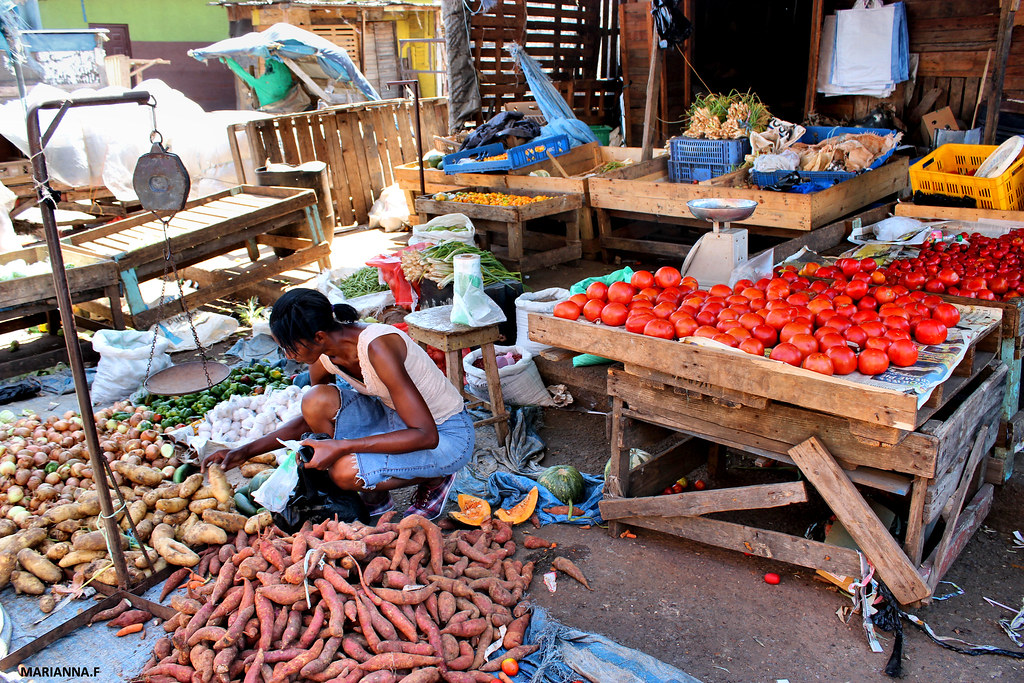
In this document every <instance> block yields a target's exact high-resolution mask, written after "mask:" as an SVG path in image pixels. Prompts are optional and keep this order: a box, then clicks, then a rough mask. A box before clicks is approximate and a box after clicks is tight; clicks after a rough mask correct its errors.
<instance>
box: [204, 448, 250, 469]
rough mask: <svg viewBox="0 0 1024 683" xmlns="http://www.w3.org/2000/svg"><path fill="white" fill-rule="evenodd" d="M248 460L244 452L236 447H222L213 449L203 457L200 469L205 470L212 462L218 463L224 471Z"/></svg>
mask: <svg viewBox="0 0 1024 683" xmlns="http://www.w3.org/2000/svg"><path fill="white" fill-rule="evenodd" d="M246 460H248V458H247V457H246V456H245V454H244V453H243V452H242V451H241V450H240V449H238V448H230V449H228V448H222V449H220V450H219V451H214V452H213V453H210V454H209V455H208V456H206V457H205V458H203V462H202V468H201V469H202V471H203V472H205V471H206V470H207V468H208V467H209V466H210V465H212V464H213V463H220V466H221V467H222V468H223V469H224V471H227V470H232V469H234V468H236V467H238V466H239V465H241V464H242V463H243V462H245V461H246Z"/></svg>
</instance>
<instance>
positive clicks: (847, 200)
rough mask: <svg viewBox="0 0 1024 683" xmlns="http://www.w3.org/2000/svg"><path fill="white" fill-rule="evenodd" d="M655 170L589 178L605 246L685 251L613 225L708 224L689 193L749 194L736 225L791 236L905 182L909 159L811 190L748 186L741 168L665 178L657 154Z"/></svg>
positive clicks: (666, 253)
mask: <svg viewBox="0 0 1024 683" xmlns="http://www.w3.org/2000/svg"><path fill="white" fill-rule="evenodd" d="M654 161H655V162H656V163H658V164H660V165H661V168H660V169H659V171H658V172H656V173H653V174H651V175H648V176H645V177H642V178H634V179H617V178H608V179H606V178H593V179H591V181H590V205H591V206H592V207H593V208H594V210H595V212H596V214H597V226H598V241H599V244H600V246H601V247H602V248H603V249H608V250H618V251H629V252H635V253H643V254H654V255H660V256H673V257H677V256H683V255H685V254H686V252H687V251H688V250H689V247H688V246H686V245H680V244H678V243H675V242H669V241H657V240H652V239H648V238H646V237H645V236H644V235H642V234H640V235H638V234H636V233H634V232H631V231H629V230H627V229H625V228H619V229H614V228H613V225H612V219H613V218H624V219H628V220H632V221H642V222H644V223H669V224H676V225H686V226H691V227H697V228H703V229H710V228H711V225H710V223H707V222H706V221H702V220H697V219H695V218H694V217H693V214H692V213H690V210H689V208H688V207H687V206H686V202H688V201H690V200H691V199H705V198H707V199H752V200H754V201H756V202H757V203H758V206H757V210H756V211H754V214H753V215H752V216H751V217H750V218H748V219H746V220H743V221H735V223H734V224H735V225H743V226H744V227H746V228H747V229H748V230H750V231H751V232H752V233H756V234H764V235H774V236H784V237H794V236H796V235H797V234H798V233H799V232H806V231H811V230H814V229H816V228H819V227H822V226H824V225H827V224H829V223H831V222H833V221H835V220H836V219H838V218H842V217H843V216H847V215H850V214H852V213H854V212H856V211H858V210H860V209H862V208H863V207H865V206H867V205H868V204H871V203H872V202H875V201H878V200H881V199H884V198H886V197H889V196H890V195H893V194H895V193H897V192H899V191H900V190H902V189H903V188H904V187H906V185H907V178H908V174H907V168H908V161H907V158H906V157H895V158H893V159H892V160H891V161H890V162H889V163H887V164H885V165H884V166H882V167H881V168H878V169H875V170H873V171H868V172H866V173H862V174H860V175H858V176H856V177H854V178H851V179H850V180H847V181H845V182H842V183H837V184H836V185H833V186H832V187H830V188H828V189H826V190H821V191H820V192H815V193H812V194H794V193H788V192H771V191H768V190H760V189H757V188H750V187H746V186H737V185H738V184H739V183H740V182H742V180H741V178H740V176H741V175H742V172H741V173H739V174H737V173H733V174H730V175H729V176H723V177H722V178H721V179H712V180H711V181H706V182H705V183H699V184H690V183H673V182H669V180H668V167H667V161H666V160H665V159H664V158H660V159H655V160H654Z"/></svg>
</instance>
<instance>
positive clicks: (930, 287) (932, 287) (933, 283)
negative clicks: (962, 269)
mask: <svg viewBox="0 0 1024 683" xmlns="http://www.w3.org/2000/svg"><path fill="white" fill-rule="evenodd" d="M924 289H925V291H926V292H935V293H936V294H942V293H943V292H945V291H946V285H944V284H942V281H940V280H936V279H935V278H932V279H931V280H928V282H926V283H924Z"/></svg>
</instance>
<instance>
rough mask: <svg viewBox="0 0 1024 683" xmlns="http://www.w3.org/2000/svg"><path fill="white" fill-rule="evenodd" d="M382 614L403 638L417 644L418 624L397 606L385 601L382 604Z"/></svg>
mask: <svg viewBox="0 0 1024 683" xmlns="http://www.w3.org/2000/svg"><path fill="white" fill-rule="evenodd" d="M380 612H381V614H382V615H383V616H384V617H386V618H387V619H388V621H390V622H391V623H392V624H393V625H394V627H395V630H396V631H397V632H398V633H399V634H400V635H401V636H402V637H403V638H405V639H406V640H408V641H410V642H416V639H417V635H416V624H414V623H412V621H410V620H409V619H408V617H406V616H405V614H403V613H402V610H401V609H400V608H399V607H398V606H397V605H395V604H394V603H390V602H387V601H384V602H383V603H381V606H380Z"/></svg>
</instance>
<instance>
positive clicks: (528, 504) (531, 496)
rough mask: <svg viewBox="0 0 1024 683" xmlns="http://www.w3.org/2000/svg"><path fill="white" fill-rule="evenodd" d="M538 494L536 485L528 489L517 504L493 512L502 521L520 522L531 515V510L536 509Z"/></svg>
mask: <svg viewBox="0 0 1024 683" xmlns="http://www.w3.org/2000/svg"><path fill="white" fill-rule="evenodd" d="M538 495H539V494H538V491H537V487H536V486H534V487H533V488H532V489H530V492H529V493H527V494H526V497H525V498H523V499H522V500H521V501H520V502H519V503H518V504H517V505H515V506H514V507H512V508H511V509H509V510H505V509H504V508H502V509H500V510H498V511H497V512H496V513H495V514H496V515H497V516H498V519H500V520H501V521H503V522H508V523H509V524H522V523H523V522H525V521H526V520H528V519H529V518H530V515H532V514H533V511H534V510H535V509H536V507H537V496H538Z"/></svg>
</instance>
